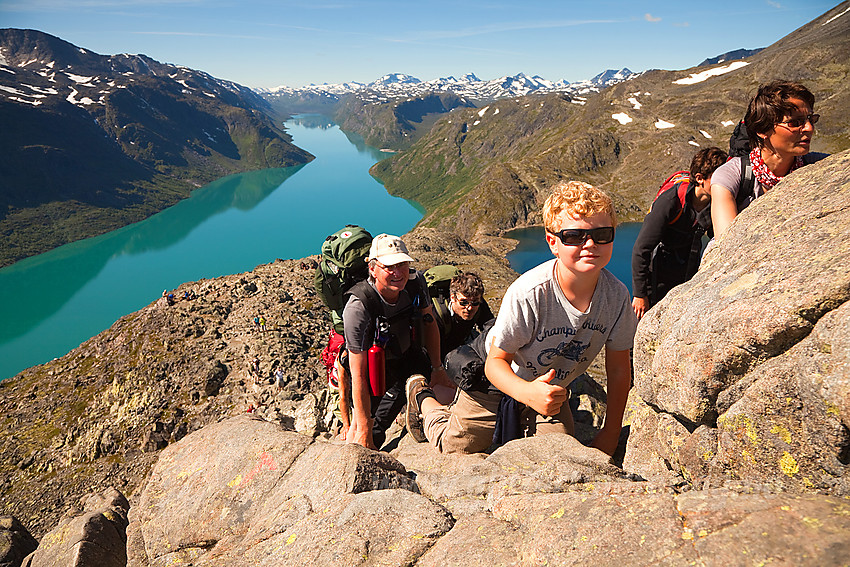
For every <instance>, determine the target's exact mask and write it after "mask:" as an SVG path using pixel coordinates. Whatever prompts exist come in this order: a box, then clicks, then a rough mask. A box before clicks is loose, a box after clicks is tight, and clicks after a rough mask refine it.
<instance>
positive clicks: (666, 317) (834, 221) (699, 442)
mask: <svg viewBox="0 0 850 567" xmlns="http://www.w3.org/2000/svg"><path fill="white" fill-rule="evenodd" d="M848 180H850V152H843V153H840V154H837V155H835V156H832V157H830V158H827V159H825V160H823V161H821V162H818V163H817V164H814V165H811V166H808V167H805V168H802V169H800V170H798V171H796V172H794V173H793V174H791V175H789V176H788V177H787V178H786V179H784V180H783V181H782V182H781V183H780V184H778V185H777V186H776V187H775V188H774V189H773V190H771V191H770V192H769V193H768V194H767V195H765V196H764V197H763V198H760V199H758V200H756V201H755V202H754V203H753V204H752V205H751V206H750V207H748V208H747V209H746V210H745V211H744V212H743V213H742V214H741V215H739V217H738V218H737V219H736V220H735V222H734V223H733V224H732V226H731V227H730V228H729V230H728V231H727V232H726V233H725V234H724V235H723V236H722V237H721V238H719V239H718V240H717V242H716V246H714V248H713V249H712V250H710V251H709V252H708V253H707V254H706V256H705V258H704V260H703V265H702V266H701V267H700V271H699V272H698V273H697V275H696V276H695V277H694V278H693V279H692V280H691V281H690V282H688V283H687V284H684V285H681V286H678V287H676V288H675V289H673V290H672V291H671V292H670V293H669V294H668V295H667V297H666V298H665V299H664V300H663V301H662V302H661V303H659V304H658V305H657V306H656V307H654V308H653V309H651V310H650V311H649V312H648V313H647V315H646V316H645V317H644V318H643V319H642V320H641V322H640V325H639V326H638V332H637V336H636V338H635V349H634V363H635V388H634V391H633V393H632V410H633V419H632V426H631V437H630V439H629V443H628V449H627V452H626V456H625V460H624V466H625V468H626V469H628V470H632V471H635V472H638V473H640V474H642V475H644V476H645V477H647V478H662V477H665V475H667V474H668V473H669V472H670V471H672V472H673V473H674V474H676V475H679V476H681V477H684V479H686V480H687V481H688V482H690V483H691V484H693V485H694V486H697V487H710V486H719V485H722V484H723V483H724V482H726V481H728V480H730V479H748V480H750V481H752V482H757V483H760V484H761V485H763V486H769V487H772V488H773V489H777V490H789V491H817V492H822V493H829V494H835V495H850V466H849V465H850V305H848V303H847V300H848V298H850V181H848Z"/></svg>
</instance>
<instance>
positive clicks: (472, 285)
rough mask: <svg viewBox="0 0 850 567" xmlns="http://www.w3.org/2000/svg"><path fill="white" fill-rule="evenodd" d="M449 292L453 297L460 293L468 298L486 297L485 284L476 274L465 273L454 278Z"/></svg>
mask: <svg viewBox="0 0 850 567" xmlns="http://www.w3.org/2000/svg"><path fill="white" fill-rule="evenodd" d="M449 292H450V293H451V294H452V295H456V294H458V293H460V294H461V295H463V296H464V297H468V298H476V297H484V282H482V281H481V278H480V277H479V276H478V274H476V273H475V272H464V273H462V274H460V275H459V276H455V277H453V278H452V281H451V283H450V284H449Z"/></svg>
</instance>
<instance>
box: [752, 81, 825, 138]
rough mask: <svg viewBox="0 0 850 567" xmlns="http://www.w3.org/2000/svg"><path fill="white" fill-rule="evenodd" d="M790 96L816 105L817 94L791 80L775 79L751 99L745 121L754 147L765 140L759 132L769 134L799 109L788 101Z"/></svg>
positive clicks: (810, 105)
mask: <svg viewBox="0 0 850 567" xmlns="http://www.w3.org/2000/svg"><path fill="white" fill-rule="evenodd" d="M790 98H799V99H800V100H802V101H803V102H805V103H806V104H808V105H809V108H812V109H814V107H815V95H813V94H812V93H811V91H809V89H807V88H806V87H804V86H803V85H801V84H800V83H793V82H790V81H773V82H772V83H768V84H766V85H762V86H760V87H759V90H758V93H756V96H754V97H753V98H752V99H751V100H750V104H749V106H747V114H746V115H745V116H744V123H745V124H746V125H747V135H748V136H749V138H750V145H751V146H752V147H754V148H755V147H759V148H760V147H761V146H763V145H764V140H763V139H762V138H760V137H759V134H767V133H768V132H770V131H771V130H773V128H774V126H776V125H777V124H778V123H779V122H782V119H783V118H785V117H786V116H791V115H792V114H793V113H794V112H795V111H796V110H797V109H796V108H795V107H794V105H793V104H791V103H789V102H788V99H790Z"/></svg>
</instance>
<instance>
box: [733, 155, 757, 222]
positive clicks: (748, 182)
mask: <svg viewBox="0 0 850 567" xmlns="http://www.w3.org/2000/svg"><path fill="white" fill-rule="evenodd" d="M755 186H756V176H755V174H754V173H753V164H752V163H750V154H747V155H744V156H741V182H740V183H739V184H738V194H737V195H735V204H736V205H737V206H738V212H739V213H740V212H741V211H743V210H744V209H745V208H747V206H748V205H749V204H750V203H752V202H753V201H754V200H755V198H756V196H755V193H754V191H753V190H754V189H755Z"/></svg>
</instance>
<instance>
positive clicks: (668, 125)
mask: <svg viewBox="0 0 850 567" xmlns="http://www.w3.org/2000/svg"><path fill="white" fill-rule="evenodd" d="M655 127H656V128H658V129H659V130H664V129H666V128H675V127H676V125H675V124H673V123H672V122H667V121H666V120H661V119H660V118H659V119H658V120H656V121H655Z"/></svg>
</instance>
